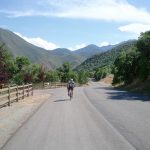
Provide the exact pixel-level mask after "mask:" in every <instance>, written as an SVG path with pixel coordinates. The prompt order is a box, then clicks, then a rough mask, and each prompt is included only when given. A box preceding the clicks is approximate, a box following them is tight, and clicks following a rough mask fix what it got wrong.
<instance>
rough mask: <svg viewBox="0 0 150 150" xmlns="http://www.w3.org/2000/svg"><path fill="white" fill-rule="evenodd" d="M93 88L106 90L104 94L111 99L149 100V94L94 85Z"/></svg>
mask: <svg viewBox="0 0 150 150" xmlns="http://www.w3.org/2000/svg"><path fill="white" fill-rule="evenodd" d="M94 89H97V90H98V89H101V90H106V94H108V98H109V99H112V100H131V101H133V100H139V101H142V102H145V101H150V96H145V95H142V94H139V93H132V92H128V91H123V90H119V89H117V88H113V87H96V88H94Z"/></svg>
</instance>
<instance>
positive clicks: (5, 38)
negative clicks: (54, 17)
mask: <svg viewBox="0 0 150 150" xmlns="http://www.w3.org/2000/svg"><path fill="white" fill-rule="evenodd" d="M2 43H5V47H6V48H7V49H8V51H9V52H10V53H11V54H12V55H13V57H14V58H15V57H17V56H25V57H27V58H28V59H29V60H30V62H31V63H38V64H43V65H45V66H46V67H47V68H49V69H55V68H57V67H60V66H61V65H62V64H63V63H64V62H70V63H71V64H72V66H73V68H75V67H76V66H78V65H80V64H81V63H82V62H83V61H85V60H86V59H87V58H89V57H91V56H93V55H95V54H99V53H102V52H106V51H107V50H109V49H111V48H112V47H115V45H114V46H112V45H109V46H104V47H98V46H96V45H93V44H91V45H88V46H86V47H84V48H81V49H78V50H76V51H70V50H68V49H66V48H57V49H55V50H52V51H50V50H49V51H48V50H45V49H43V48H40V47H37V46H35V45H32V44H30V43H28V42H27V41H25V40H24V39H22V38H21V37H19V36H18V35H16V34H14V33H13V32H11V31H9V30H6V29H2V28H0V44H2Z"/></svg>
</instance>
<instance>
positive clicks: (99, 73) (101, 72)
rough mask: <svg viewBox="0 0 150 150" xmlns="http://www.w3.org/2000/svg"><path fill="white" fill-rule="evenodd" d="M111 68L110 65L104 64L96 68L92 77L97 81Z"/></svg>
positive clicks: (108, 72)
mask: <svg viewBox="0 0 150 150" xmlns="http://www.w3.org/2000/svg"><path fill="white" fill-rule="evenodd" d="M110 72H111V69H110V66H107V65H104V66H102V67H99V68H97V70H96V71H95V74H94V78H95V79H96V80H97V81H98V80H101V79H103V78H105V77H106V76H107V75H108V74H110Z"/></svg>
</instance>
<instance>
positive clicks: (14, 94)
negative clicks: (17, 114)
mask: <svg viewBox="0 0 150 150" xmlns="http://www.w3.org/2000/svg"><path fill="white" fill-rule="evenodd" d="M30 95H33V86H32V84H27V85H22V86H14V87H8V88H4V89H0V107H3V106H6V105H8V106H10V104H11V103H13V102H14V101H17V102H18V101H19V100H20V99H24V98H25V97H29V96H30Z"/></svg>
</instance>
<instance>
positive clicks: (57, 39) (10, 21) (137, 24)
mask: <svg viewBox="0 0 150 150" xmlns="http://www.w3.org/2000/svg"><path fill="white" fill-rule="evenodd" d="M0 27H1V28H5V29H9V30H11V31H13V32H14V33H16V34H17V35H19V36H21V37H22V38H24V39H25V40H27V41H28V42H30V43H32V44H35V45H37V46H40V47H43V48H46V49H48V50H51V49H55V48H57V47H65V48H69V49H71V50H74V49H78V48H81V47H84V46H86V45H88V44H96V45H98V46H103V45H108V44H115V43H118V42H121V41H125V40H129V39H135V38H137V37H138V36H139V35H140V32H144V31H147V30H150V1H149V0H11V1H10V0H1V4H0Z"/></svg>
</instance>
